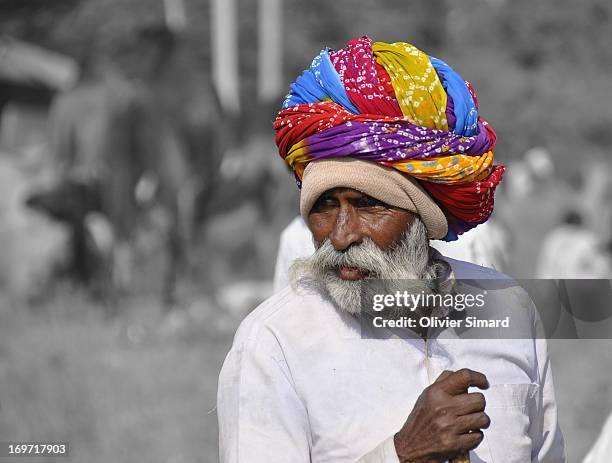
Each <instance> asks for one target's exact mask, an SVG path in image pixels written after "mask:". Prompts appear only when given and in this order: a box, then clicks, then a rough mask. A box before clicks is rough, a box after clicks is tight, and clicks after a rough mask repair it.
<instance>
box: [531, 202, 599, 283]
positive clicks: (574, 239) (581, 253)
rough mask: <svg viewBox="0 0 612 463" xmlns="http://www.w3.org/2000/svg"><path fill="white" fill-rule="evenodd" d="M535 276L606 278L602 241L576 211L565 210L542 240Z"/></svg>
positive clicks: (545, 277)
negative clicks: (559, 223)
mask: <svg viewBox="0 0 612 463" xmlns="http://www.w3.org/2000/svg"><path fill="white" fill-rule="evenodd" d="M537 277H538V278H543V279H547V278H561V279H572V278H592V279H595V278H609V277H610V273H609V263H608V259H607V258H606V254H605V252H604V249H603V243H600V241H599V239H598V238H597V236H596V235H595V233H593V232H592V231H591V230H589V229H588V228H586V227H585V226H584V225H583V220H582V217H581V216H580V214H579V213H578V212H577V211H575V210H570V211H568V212H567V213H566V214H565V216H564V217H563V220H562V223H561V225H560V226H559V227H557V228H556V229H554V230H553V231H551V232H550V233H549V234H548V235H547V236H546V237H545V238H544V240H543V242H542V250H541V251H540V256H539V258H538V267H537Z"/></svg>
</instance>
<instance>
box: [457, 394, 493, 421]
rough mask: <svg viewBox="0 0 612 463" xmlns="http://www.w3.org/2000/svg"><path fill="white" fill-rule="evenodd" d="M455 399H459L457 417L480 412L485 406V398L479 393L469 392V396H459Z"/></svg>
mask: <svg viewBox="0 0 612 463" xmlns="http://www.w3.org/2000/svg"><path fill="white" fill-rule="evenodd" d="M455 397H456V398H457V399H459V402H458V405H457V408H456V413H457V416H462V415H469V414H470V413H478V412H482V411H484V409H485V407H486V406H487V401H486V399H485V396H484V394H482V393H481V392H470V393H469V394H461V395H458V396H455Z"/></svg>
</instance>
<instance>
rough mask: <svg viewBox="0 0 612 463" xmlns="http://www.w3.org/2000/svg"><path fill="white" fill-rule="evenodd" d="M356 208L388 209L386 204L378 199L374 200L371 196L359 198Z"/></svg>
mask: <svg viewBox="0 0 612 463" xmlns="http://www.w3.org/2000/svg"><path fill="white" fill-rule="evenodd" d="M355 206H356V207H387V205H386V204H385V203H383V202H382V201H379V200H378V199H376V198H372V197H371V196H365V195H364V196H362V197H361V198H359V199H358V200H357V201H356V203H355Z"/></svg>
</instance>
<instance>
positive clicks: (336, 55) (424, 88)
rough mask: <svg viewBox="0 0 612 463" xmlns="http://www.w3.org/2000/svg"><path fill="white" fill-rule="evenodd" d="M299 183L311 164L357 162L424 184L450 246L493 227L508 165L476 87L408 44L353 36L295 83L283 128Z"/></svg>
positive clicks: (281, 142) (286, 154)
mask: <svg viewBox="0 0 612 463" xmlns="http://www.w3.org/2000/svg"><path fill="white" fill-rule="evenodd" d="M274 128H275V130H276V144H277V146H278V150H279V154H280V155H281V157H282V158H283V159H284V160H285V162H286V163H287V164H288V165H289V166H290V167H291V168H292V169H293V172H294V174H295V177H296V181H297V183H298V186H301V179H302V175H303V172H304V169H305V167H306V165H307V164H308V163H309V162H310V161H315V160H320V159H326V158H342V157H347V156H348V157H352V158H355V159H361V160H365V161H370V162H374V163H378V164H381V165H384V166H388V167H392V168H394V169H397V170H398V171H400V172H403V173H405V174H407V175H409V176H411V177H413V178H415V179H416V180H417V181H418V182H419V183H420V185H421V186H422V187H423V189H424V190H425V191H426V192H427V193H428V194H429V195H430V196H431V197H432V198H433V199H434V200H435V201H436V203H437V204H438V206H439V207H440V209H441V210H442V211H443V213H444V215H445V216H446V219H447V221H448V233H447V234H446V236H445V237H444V240H445V241H453V240H456V239H457V237H458V235H460V234H462V233H464V232H466V231H467V230H470V229H472V228H474V227H475V226H477V225H478V224H481V223H484V222H486V221H487V219H488V218H489V217H490V215H491V213H492V212H493V202H494V201H493V195H494V192H495V188H496V186H497V185H498V184H499V182H500V181H501V179H502V175H503V172H504V167H503V166H501V165H495V164H494V163H493V160H494V159H493V148H494V147H495V141H496V135H495V132H494V131H493V128H492V127H491V126H490V125H489V124H488V123H487V122H486V121H485V120H484V119H483V118H482V117H480V116H479V115H478V103H477V101H476V95H475V93H474V89H473V88H472V86H471V85H470V84H469V83H468V82H466V81H464V80H463V79H462V78H461V76H459V74H457V73H456V72H455V71H454V70H453V69H452V68H451V67H450V66H449V65H448V64H446V63H445V62H444V61H442V60H440V59H438V58H434V57H433V56H427V55H426V54H425V53H423V52H422V51H420V50H419V49H417V48H416V47H414V46H413V45H410V44H408V43H403V42H397V43H392V44H389V43H384V42H374V43H372V40H371V39H370V38H369V37H360V38H354V39H352V40H351V41H350V42H349V43H348V45H347V47H346V48H343V49H341V50H338V51H332V50H330V49H325V50H323V51H321V53H320V54H319V55H318V56H317V57H315V59H314V60H313V62H312V64H311V66H310V69H307V70H305V71H304V72H303V73H302V74H301V75H300V76H299V77H298V78H297V80H296V81H295V82H294V83H293V84H291V91H290V92H289V94H288V95H287V97H286V98H285V101H284V102H283V107H282V110H281V111H280V112H279V114H278V117H277V118H276V120H275V122H274Z"/></svg>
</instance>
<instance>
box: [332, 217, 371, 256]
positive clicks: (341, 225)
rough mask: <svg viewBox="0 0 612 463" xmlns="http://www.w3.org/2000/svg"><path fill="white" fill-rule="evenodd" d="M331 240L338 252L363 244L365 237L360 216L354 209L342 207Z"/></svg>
mask: <svg viewBox="0 0 612 463" xmlns="http://www.w3.org/2000/svg"><path fill="white" fill-rule="evenodd" d="M329 239H330V241H331V243H332V245H333V246H334V249H336V250H337V251H344V250H345V249H348V248H349V247H350V246H352V245H353V244H359V243H361V241H362V239H363V236H362V234H361V231H360V226H359V216H358V214H357V212H356V211H355V210H354V209H353V208H352V207H350V206H342V207H340V211H339V212H338V216H337V217H336V221H335V223H334V227H333V229H332V231H331V233H330V235H329Z"/></svg>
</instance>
